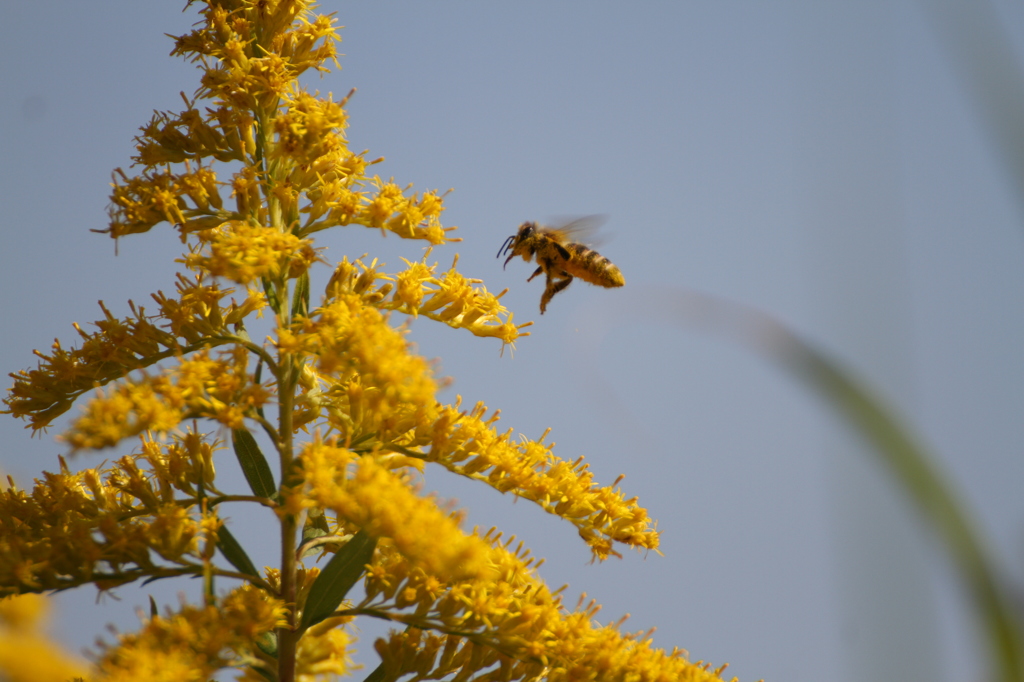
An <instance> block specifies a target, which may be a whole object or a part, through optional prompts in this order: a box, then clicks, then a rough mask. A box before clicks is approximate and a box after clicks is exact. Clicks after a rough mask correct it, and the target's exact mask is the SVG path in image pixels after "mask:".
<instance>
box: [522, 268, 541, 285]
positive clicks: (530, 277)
mask: <svg viewBox="0 0 1024 682" xmlns="http://www.w3.org/2000/svg"><path fill="white" fill-rule="evenodd" d="M542 272H544V268H537V269H536V270H534V271H533V274H532V275H530V276H529V277H527V278H526V281H527V282H529V281H530V280H532V279H533V278H534V277H536V276H537V275H539V274H540V273H542Z"/></svg>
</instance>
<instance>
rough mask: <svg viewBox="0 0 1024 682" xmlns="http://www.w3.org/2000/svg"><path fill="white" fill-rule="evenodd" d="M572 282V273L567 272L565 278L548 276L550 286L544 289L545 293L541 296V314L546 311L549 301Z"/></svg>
mask: <svg viewBox="0 0 1024 682" xmlns="http://www.w3.org/2000/svg"><path fill="white" fill-rule="evenodd" d="M570 284H572V275H569V274H566V275H565V279H555V278H554V277H550V276H549V277H548V286H547V288H546V289H544V295H543V296H541V298H540V314H541V315H543V314H544V311H545V310H547V307H548V303H550V302H551V299H552V298H554V296H555V294H557V293H558V292H559V291H564V290H565V288H566V287H567V286H569V285H570Z"/></svg>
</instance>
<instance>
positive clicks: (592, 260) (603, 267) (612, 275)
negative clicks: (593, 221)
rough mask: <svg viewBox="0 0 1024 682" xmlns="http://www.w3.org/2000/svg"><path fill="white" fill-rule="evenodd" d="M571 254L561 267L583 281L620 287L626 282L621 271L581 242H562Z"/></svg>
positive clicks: (603, 285)
mask: <svg viewBox="0 0 1024 682" xmlns="http://www.w3.org/2000/svg"><path fill="white" fill-rule="evenodd" d="M564 246H565V249H566V250H567V251H568V252H569V254H570V255H571V258H569V260H567V261H566V263H565V265H563V266H562V269H563V270H565V271H566V272H567V273H569V274H570V275H572V276H573V277H579V278H580V279H582V280H583V281H584V282H590V283H591V284H597V285H598V286H602V287H621V286H622V285H623V284H625V283H626V278H625V277H623V276H622V272H621V271H620V270H619V269H618V268H617V267H616V266H615V264H614V263H612V262H611V261H610V260H608V259H607V258H605V257H604V256H602V255H601V254H599V253H598V252H597V251H594V250H593V249H590V248H587V247H586V246H583V244H564Z"/></svg>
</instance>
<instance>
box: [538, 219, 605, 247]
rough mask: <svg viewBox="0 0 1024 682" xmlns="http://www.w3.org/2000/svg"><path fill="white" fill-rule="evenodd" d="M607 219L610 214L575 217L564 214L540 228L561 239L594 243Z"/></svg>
mask: <svg viewBox="0 0 1024 682" xmlns="http://www.w3.org/2000/svg"><path fill="white" fill-rule="evenodd" d="M607 219H608V216H605V215H601V214H597V215H585V216H574V217H565V216H563V217H561V218H556V219H553V220H552V221H551V224H550V225H544V226H542V227H541V228H540V229H542V230H543V231H544V232H547V233H548V234H551V235H552V236H554V237H556V238H557V239H558V240H559V241H563V242H577V243H580V244H593V243H594V242H595V241H596V237H597V230H598V228H600V227H601V225H603V224H604V222H605V220H607Z"/></svg>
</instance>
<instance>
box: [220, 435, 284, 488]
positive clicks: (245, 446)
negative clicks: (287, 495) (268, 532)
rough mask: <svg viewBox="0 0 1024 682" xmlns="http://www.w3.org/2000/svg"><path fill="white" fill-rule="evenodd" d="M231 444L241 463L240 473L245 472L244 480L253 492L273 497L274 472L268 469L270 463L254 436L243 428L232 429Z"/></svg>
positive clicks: (275, 486) (274, 485)
mask: <svg viewBox="0 0 1024 682" xmlns="http://www.w3.org/2000/svg"><path fill="white" fill-rule="evenodd" d="M231 444H232V445H233V446H234V448H235V456H236V457H238V463H239V464H241V465H242V473H243V474H245V480H246V481H248V482H249V487H250V488H252V492H253V494H254V495H256V496H258V497H269V498H273V497H275V496H276V495H277V485H276V484H275V483H274V474H273V473H272V472H271V471H270V465H269V464H267V458H266V457H264V456H263V452H262V451H261V450H260V446H259V445H258V444H257V443H256V438H254V437H253V435H252V434H251V433H249V432H248V431H247V430H245V429H232V430H231Z"/></svg>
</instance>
